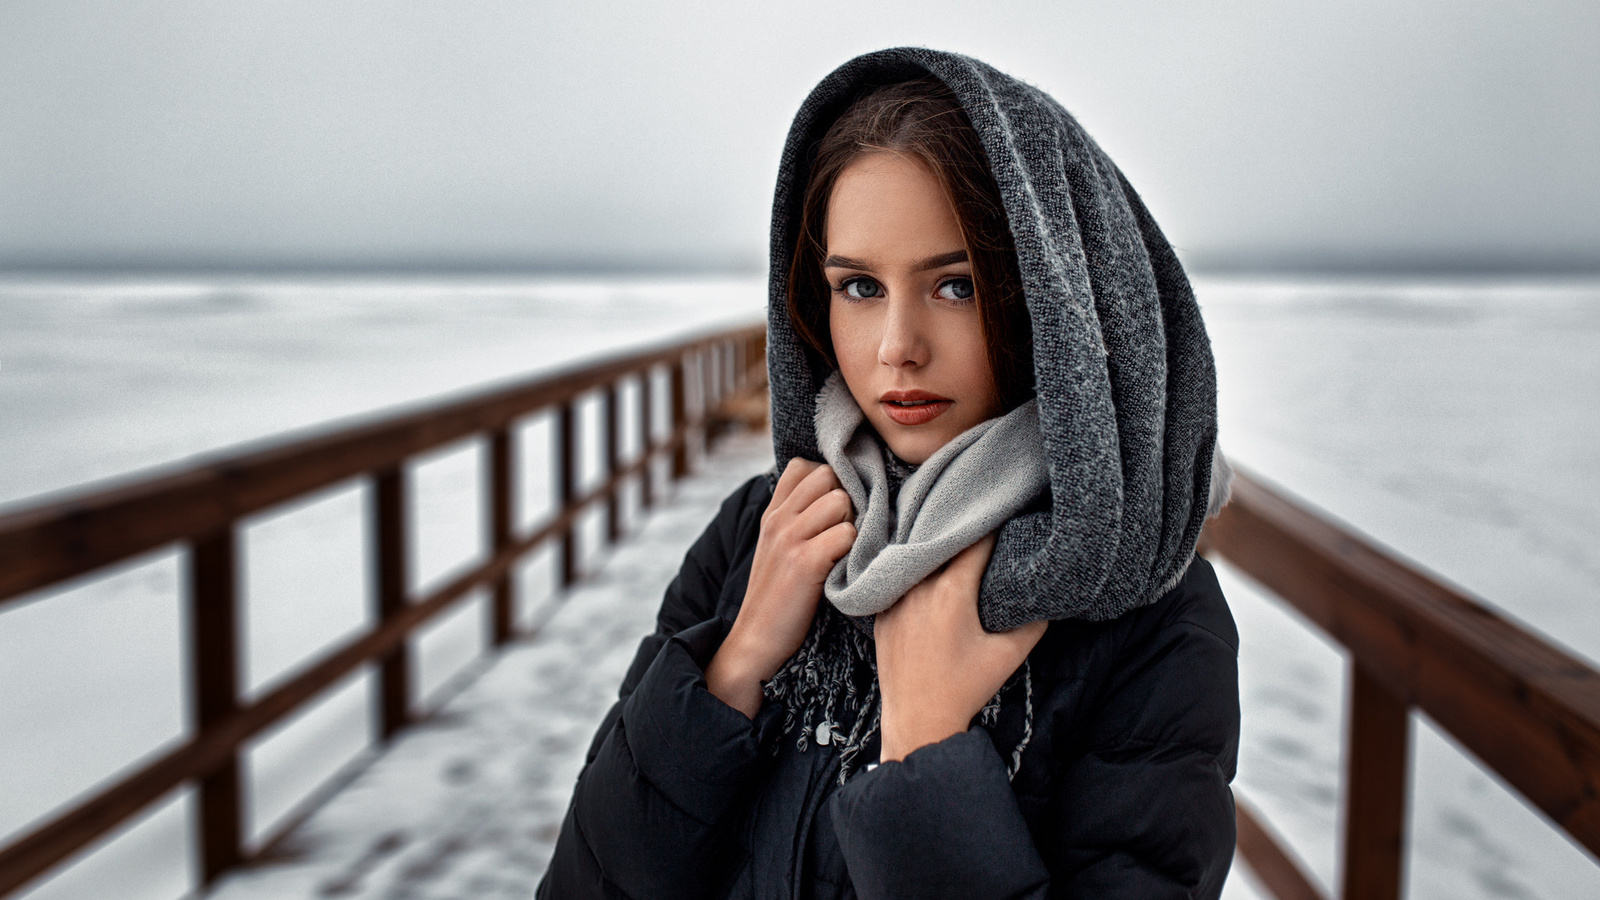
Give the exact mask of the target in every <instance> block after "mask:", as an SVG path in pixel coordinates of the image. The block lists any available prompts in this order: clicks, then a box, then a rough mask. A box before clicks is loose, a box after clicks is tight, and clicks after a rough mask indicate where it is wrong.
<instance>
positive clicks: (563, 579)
mask: <svg viewBox="0 0 1600 900" xmlns="http://www.w3.org/2000/svg"><path fill="white" fill-rule="evenodd" d="M572 405H573V401H571V400H568V401H566V402H565V403H562V404H561V405H560V406H559V407H558V408H557V412H556V444H557V447H556V479H555V481H556V514H557V515H565V514H566V512H567V508H568V507H570V506H571V505H572V501H574V500H576V499H578V425H577V416H576V415H574V414H573V408H572ZM556 541H557V543H559V544H560V545H561V550H560V554H561V556H560V559H559V560H558V561H557V573H556V578H557V581H558V583H559V584H560V586H561V587H563V588H566V587H570V586H572V585H573V584H574V583H576V582H577V580H578V536H577V529H576V528H574V527H573V526H572V525H568V526H567V527H566V528H565V529H563V530H562V532H561V536H560V537H559V538H557V539H556Z"/></svg>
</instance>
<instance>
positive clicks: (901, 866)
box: [539, 49, 1238, 900]
mask: <svg viewBox="0 0 1600 900" xmlns="http://www.w3.org/2000/svg"><path fill="white" fill-rule="evenodd" d="M772 272H773V278H772V292H771V298H770V305H769V324H768V336H769V349H768V358H769V369H770V372H771V382H772V421H773V440H774V447H775V450H776V453H777V457H778V464H779V468H780V469H781V471H782V475H781V477H776V478H774V477H772V476H763V477H758V478H756V479H753V480H752V481H751V482H749V483H748V484H746V485H745V486H744V487H742V488H741V489H740V490H739V491H737V492H735V494H734V495H733V496H731V497H729V498H728V500H727V501H726V502H725V503H724V504H723V507H722V510H721V512H720V513H719V514H718V516H717V517H716V519H715V520H714V521H713V522H712V523H711V525H710V527H708V528H707V530H706V532H705V534H704V535H702V536H701V538H700V539H699V541H698V542H697V543H696V544H695V546H694V547H693V548H692V549H691V550H690V551H689V554H688V556H687V558H686V559H685V562H684V565H683V568H682V570H681V572H680V573H679V575H678V577H677V579H676V580H674V582H673V583H672V585H671V586H670V587H669V588H668V590H667V594H666V598H665V601H664V602H663V604H662V607H661V612H660V616H659V618H658V628H657V630H656V633H655V634H653V635H651V636H650V637H648V638H646V639H645V641H644V642H643V644H642V645H641V647H640V649H639V653H638V656H637V657H636V659H635V661H634V664H633V667H632V669H631V670H630V671H629V673H628V675H627V677H626V679H625V680H624V682H623V685H622V690H621V699H620V700H619V701H618V703H617V704H616V706H614V707H613V708H612V710H611V711H610V713H609V714H608V715H607V717H606V719H605V721H604V722H603V723H602V725H601V727H600V730H599V733H598V734H597V735H596V736H595V740H594V743H593V745H592V746H591V747H590V750H589V756H588V763H587V765H586V767H585V769H584V770H583V773H582V774H581V775H580V776H579V779H578V784H577V787H576V789H575V791H574V795H573V802H572V806H571V808H570V810H569V811H568V814H567V818H566V821H565V823H564V825H563V828H562V833H561V836H560V839H559V841H558V843H557V847H556V851H555V855H554V857H553V859H552V860H551V864H550V868H549V870H548V872H547V874H546V877H545V880H544V882H543V884H542V885H541V887H540V892H539V895H540V896H541V897H548V898H569V897H570V898H580V897H633V898H641V900H642V898H650V900H655V898H668V897H695V898H700V897H737V898H746V897H763V898H764V897H807V898H810V897H819V898H820V897H826V898H845V897H857V896H859V897H863V898H880V897H882V898H887V897H1099V898H1104V897H1141V898H1149V897H1165V896H1173V897H1179V896H1181V897H1214V896H1216V895H1217V894H1218V893H1219V892H1220V890H1221V886H1222V882H1223V879H1224V877H1225V876H1226V874H1227V870H1228V864H1229V861H1230V859H1231V856H1232V849H1233V841H1234V830H1233V828H1234V813H1233V804H1232V795H1231V793H1230V791H1229V787H1228V784H1229V782H1230V781H1231V779H1232V776H1233V771H1234V760H1235V751H1236V747H1237V740H1238V684H1237V673H1236V668H1235V657H1236V650H1237V644H1238V638H1237V634H1236V632H1235V631H1234V627H1233V622H1232V619H1231V617H1230V616H1229V614H1228V610H1227V606H1226V604H1225V603H1224V601H1223V599H1222V596H1221V592H1220V590H1219V589H1218V587H1217V583H1216V579H1215V577H1214V575H1213V573H1212V571H1211V569H1210V567H1209V566H1208V565H1207V564H1206V562H1205V561H1204V560H1202V559H1199V558H1197V557H1196V556H1195V555H1194V546H1195V542H1196V540H1197V537H1198V534H1199V529H1200V526H1201V524H1202V523H1203V521H1204V518H1205V516H1206V514H1207V512H1208V508H1211V507H1214V505H1215V503H1216V502H1217V501H1219V500H1220V499H1221V497H1222V496H1223V494H1224V492H1225V484H1226V477H1225V475H1226V468H1225V467H1224V466H1222V464H1221V460H1220V456H1218V455H1217V454H1216V399H1215V374H1214V370H1213V367H1212V360H1211V352H1210V347H1209V344H1208V342H1207V339H1206V336H1205V331H1204V328H1203V326H1202V324H1201V321H1200V317H1199V312H1198V309H1197V307H1196V305H1195V302H1194V298H1193V295H1192V293H1191V292H1190V290H1189V287H1188V283H1187V280H1186V279H1185V277H1184V275H1183V271H1182V269H1181V267H1180V266H1179V264H1178V262H1177V260H1176V258H1175V256H1174V255H1173V253H1172V250H1171V248H1170V247H1169V246H1168V244H1167V242H1166V240H1165V239H1164V238H1163V237H1162V236H1161V233H1160V232H1159V231H1158V230H1157V228H1156V226H1155V224H1154V222H1153V221H1151V219H1150V217H1149V214H1148V213H1147V212H1146V211H1145V209H1144V207H1143V205H1142V204H1141V203H1140V201H1139V199H1138V197H1137V196H1136V195H1135V194H1134V192H1133V190H1132V188H1131V187H1129V186H1128V184H1127V182H1126V181H1125V180H1124V179H1123V178H1122V176H1121V174H1120V173H1119V172H1118V171H1117V169H1116V168H1115V167H1114V166H1113V165H1112V164H1111V162H1110V161H1109V160H1108V159H1107V158H1106V157H1105V156H1104V154H1103V153H1101V151H1100V150H1099V149H1098V148H1097V147H1096V146H1095V145H1094V144H1093V142H1092V141H1090V140H1089V138H1088V137H1087V136H1086V135H1085V134H1084V133H1083V132H1082V131H1081V129H1080V128H1079V127H1078V125H1077V124H1076V122H1074V121H1073V120H1072V118H1071V117H1070V116H1068V114H1067V113H1066V112H1065V111H1064V110H1062V109H1061V107H1060V106H1059V105H1057V104H1056V103H1055V102H1054V101H1053V100H1051V99H1050V98H1049V97H1048V96H1046V95H1044V94H1043V93H1041V92H1039V91H1038V90H1036V89H1034V88H1031V87H1029V86H1027V85H1025V84H1022V83H1021V82H1018V81H1015V80H1013V79H1011V78H1009V77H1007V76H1005V75H1003V74H1001V73H999V72H996V71H995V70H993V69H991V68H989V67H987V66H985V65H983V64H982V63H979V62H977V61H975V60H971V59H968V58H966V57H962V56H957V55H953V54H947V53H938V52H934V51H929V50H922V49H897V50H888V51H883V52H880V53H874V54H869V55H867V56H863V57H859V58H857V59H855V60H852V61H850V62H849V63H847V64H845V65H844V66H842V67H841V68H840V69H838V70H837V71H835V72H834V73H833V74H832V75H830V76H829V77H828V78H827V79H825V80H824V81H823V82H822V84H820V85H819V86H818V87H817V88H816V90H815V91H814V92H813V93H812V95H811V96H810V98H809V99H807V101H806V103H805V105H804V106H803V107H802V108H801V110H800V113H799V115H798V116H797V118H796V120H795V123H794V126H793V128H792V129H791V131H790V135H789V140H788V144H787V147H786V149H785V152H784V156H783V160H782V163H781V167H780V173H779V180H778V190H777V199H776V203H775V206H774V215H773V235H772ZM824 601H825V602H824Z"/></svg>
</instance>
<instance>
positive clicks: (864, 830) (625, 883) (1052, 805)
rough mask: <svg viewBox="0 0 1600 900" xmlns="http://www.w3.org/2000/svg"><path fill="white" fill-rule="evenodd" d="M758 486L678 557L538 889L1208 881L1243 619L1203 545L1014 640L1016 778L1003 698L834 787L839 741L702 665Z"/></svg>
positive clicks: (647, 892) (838, 890)
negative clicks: (728, 692) (1085, 610)
mask: <svg viewBox="0 0 1600 900" xmlns="http://www.w3.org/2000/svg"><path fill="white" fill-rule="evenodd" d="M770 496H771V481H770V480H769V479H768V478H767V477H766V476H761V477H758V478H755V479H752V480H751V481H750V482H749V483H747V484H746V485H745V486H744V487H742V488H741V489H740V490H738V491H736V492H735V493H734V494H733V495H732V496H730V497H729V498H728V500H727V501H726V502H725V503H724V504H723V506H722V509H721V511H720V512H719V514H718V515H717V517H716V519H715V520H714V521H712V523H711V524H710V526H709V527H708V528H707V529H706V531H705V533H704V534H702V535H701V536H700V538H699V539H698V541H697V542H696V543H695V544H694V546H693V547H692V548H691V549H690V551H689V553H688V554H687V556H686V557H685V559H684V562H683V566H682V569H681V571H680V572H679V574H678V577H677V578H676V579H675V580H674V581H673V582H672V584H671V586H670V587H669V588H668V589H667V593H666V597H665V599H664V601H663V603H662V605H661V611H660V615H659V617H658V624H657V629H656V632H655V633H654V634H652V635H650V636H649V637H647V638H645V639H644V641H643V642H642V643H641V645H640V647H639V652H638V656H637V658H636V659H635V661H634V664H633V666H632V668H631V669H630V671H629V673H628V675H627V677H626V679H624V681H623V685H622V689H621V692H620V699H619V700H618V702H617V704H616V705H615V706H614V707H613V708H612V709H611V711H610V712H609V713H608V714H607V716H606V717H605V720H604V721H603V723H602V724H601V726H600V729H599V732H598V733H597V734H596V735H595V739H594V742H593V744H592V745H591V746H590V749H589V754H588V760H587V763H586V765H585V767H584V769H583V771H582V773H581V774H580V775H579V777H578V783H577V787H576V789H575V790H574V792H573V799H572V804H571V807H570V808H569V809H568V812H567V816H566V820H565V822H564V823H563V825H562V830H561V835H560V838H559V839H558V841H557V844H556V849H555V854H554V856H553V858H552V859H551V861H550V866H549V869H548V871H547V872H546V875H545V878H544V881H543V882H542V883H541V884H540V886H539V891H538V896H539V897H540V898H545V900H553V898H571V900H583V898H601V897H605V898H619V897H626V898H634V900H658V898H678V897H682V898H740V900H745V898H762V900H769V898H770V900H778V898H829V900H842V898H852V897H861V898H867V900H875V898H898V897H961V898H973V897H982V898H991V897H992V898H1001V897H1005V898H1024V897H1026V898H1045V897H1052V898H1067V897H1084V898H1089V897H1093V898H1100V900H1114V898H1122V897H1126V898H1134V897H1138V898H1161V897H1185V898H1197V897H1198V898H1203V897H1216V896H1217V895H1218V894H1219V893H1220V891H1221V888H1222V882H1223V879H1224V878H1225V877H1226V874H1227V871H1228V866H1229V863H1230V860H1231V858H1232V854H1233V844H1234V811H1233V798H1232V794H1231V793H1230V791H1229V788H1228V784H1229V782H1230V781H1231V780H1232V778H1233V774H1234V765H1235V759H1236V753H1237V748H1238V734H1239V708H1238V675H1237V668H1236V656H1237V648H1238V635H1237V632H1236V631H1235V630H1234V625H1233V620H1232V617H1231V616H1230V615H1229V613H1228V608H1227V604H1226V603H1225V602H1224V601H1223V598H1222V593H1221V590H1220V589H1219V588H1218V586H1217V582H1216V577H1215V575H1214V573H1213V572H1212V570H1211V567H1210V565H1209V564H1207V563H1206V562H1205V561H1204V560H1203V559H1197V560H1196V561H1195V563H1194V564H1193V565H1192V566H1190V567H1189V570H1188V572H1187V573H1186V575H1185V576H1184V578H1183V579H1182V581H1180V582H1179V584H1178V585H1177V586H1176V587H1175V588H1173V589H1172V590H1171V591H1169V592H1168V593H1167V594H1165V595H1164V596H1162V597H1161V598H1160V599H1158V600H1157V601H1156V602H1155V603H1153V604H1150V605H1148V606H1144V607H1141V608H1139V609H1137V610H1134V611H1132V612H1130V613H1128V614H1126V615H1124V616H1122V617H1120V618H1117V619H1114V620H1110V621H1099V622H1090V621H1082V620H1064V621H1056V622H1052V623H1051V625H1050V628H1049V630H1048V631H1047V632H1046V633H1045V636H1044V638H1043V639H1042V640H1041V641H1040V642H1039V644H1038V646H1037V647H1036V648H1035V649H1034V650H1033V652H1032V654H1030V656H1029V661H1030V664H1031V666H1032V671H1033V678H1034V706H1035V724H1034V735H1033V738H1032V740H1031V742H1030V743H1029V745H1028V748H1027V750H1026V752H1025V753H1024V754H1023V758H1022V766H1021V769H1020V770H1019V771H1018V772H1017V775H1016V777H1015V779H1014V780H1012V781H1011V782H1009V783H1008V782H1007V781H1006V777H1005V762H1004V760H1003V759H1002V756H1001V753H1002V748H1003V750H1004V752H1009V748H1011V747H1013V746H1015V745H1016V743H1017V739H1018V737H1019V735H1020V734H1021V729H1022V711H1021V709H1020V707H1019V705H1018V704H1007V705H1005V706H1004V707H1003V708H1002V711H1001V715H1000V717H999V720H998V721H997V723H996V724H995V725H994V726H993V727H992V728H985V727H983V726H977V725H975V726H973V727H972V728H971V730H969V731H967V732H965V733H963V734H958V735H955V736H953V737H950V738H948V739H946V740H944V741H940V742H939V743H936V744H931V745H929V746H927V747H923V748H921V749H918V750H917V751H915V752H913V753H911V754H910V755H908V756H907V757H906V758H905V760H903V761H901V762H892V763H886V764H884V765H881V766H878V767H877V768H875V769H873V770H871V771H861V772H858V773H857V774H855V775H853V776H852V777H851V778H850V780H849V781H848V782H846V784H845V785H844V786H843V787H839V786H837V785H836V784H835V782H834V777H833V776H834V775H835V773H836V772H837V769H838V761H839V758H838V753H837V751H836V750H834V749H832V748H828V747H816V746H814V747H812V748H810V752H807V753H800V752H798V751H797V750H796V749H795V747H794V742H793V741H792V740H789V739H780V734H779V732H780V726H781V722H782V715H783V710H782V709H781V707H779V706H778V704H775V703H770V702H769V703H767V704H766V705H764V706H763V708H762V710H761V712H760V713H759V714H758V715H757V716H756V718H755V720H754V721H752V720H750V719H747V718H745V716H744V715H743V714H741V713H739V712H738V711H736V710H734V709H732V708H731V707H728V706H727V705H725V704H723V703H722V701H720V700H718V699H717V698H716V697H715V696H713V695H712V694H711V693H710V692H709V691H708V690H707V689H706V685H705V676H704V669H705V666H706V665H707V664H708V663H709V662H710V660H711V657H712V656H713V655H714V654H715V653H716V649H717V647H718V646H719V645H720V642H721V641H722V639H723V638H724V637H725V636H726V634H727V630H728V628H729V626H730V625H731V623H732V622H733V620H734V619H735V617H736V616H737V615H738V610H739V606H740V604H741V603H742V601H743V597H744V590H745V585H746V582H747V580H748V578H749V573H750V564H751V560H752V557H753V555H754V552H755V544H756V538H757V536H758V533H759V527H760V515H761V512H762V511H763V510H764V509H765V508H766V504H767V501H768V500H769V499H770ZM868 753H869V756H868V758H875V757H876V754H877V748H876V747H870V748H868Z"/></svg>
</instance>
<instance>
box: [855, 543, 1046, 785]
mask: <svg viewBox="0 0 1600 900" xmlns="http://www.w3.org/2000/svg"><path fill="white" fill-rule="evenodd" d="M993 550H994V536H993V535H989V536H986V537H984V538H983V539H982V540H980V541H978V542H977V543H976V544H973V545H972V546H971V547H968V548H967V549H965V550H963V551H961V552H960V553H958V554H957V555H956V557H955V559H952V560H950V562H949V563H948V564H946V565H945V567H944V568H943V569H940V570H939V571H937V572H934V573H933V574H932V575H929V576H928V577H927V578H926V579H924V580H923V581H922V583H921V584H918V585H917V586H916V587H914V588H912V589H911V590H910V591H909V592H907V593H906V595H905V596H904V597H902V598H901V599H900V601H899V602H898V603H896V604H895V605H893V606H891V607H889V608H888V609H887V610H885V611H884V612H881V613H878V617H877V620H876V621H875V622H874V623H873V639H874V641H875V643H876V644H877V656H878V683H879V686H880V688H881V690H882V691H883V726H882V727H883V753H882V761H883V762H889V761H891V760H899V759H903V758H904V757H905V756H906V754H908V753H910V752H911V751H913V750H915V749H917V748H918V747H922V746H925V745H927V744H932V743H935V742H937V741H942V740H944V739H945V738H947V737H950V736H951V735H953V734H958V733H960V732H963V731H966V730H967V726H968V725H969V724H971V722H972V717H973V716H976V715H977V714H978V711H979V710H981V709H983V707H984V704H986V703H988V702H989V699H990V698H991V697H993V696H994V695H995V692H996V691H998V690H1000V687H1001V685H1003V684H1005V682H1006V679H1007V678H1010V677H1011V673H1013V672H1015V671H1016V670H1017V667H1018V666H1020V665H1022V661H1023V660H1024V659H1026V658H1027V656H1028V653H1029V651H1031V650H1032V649H1033V647H1034V645H1035V644H1037V643H1039V638H1040V637H1042V636H1043V635H1044V631H1045V627H1046V625H1047V624H1048V623H1045V622H1031V623H1029V624H1027V625H1023V626H1022V627H1020V628H1016V629H1014V630H1012V631H1006V632H1001V633H999V634H990V633H989V632H987V631H984V630H983V625H982V624H980V623H979V621H978V585H979V584H980V583H981V582H982V581H983V571H984V569H985V567H987V566H988V564H989V554H990V553H992V552H993Z"/></svg>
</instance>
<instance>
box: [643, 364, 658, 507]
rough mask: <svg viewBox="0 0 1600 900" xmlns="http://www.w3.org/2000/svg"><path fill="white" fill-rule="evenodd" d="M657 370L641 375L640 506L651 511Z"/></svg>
mask: <svg viewBox="0 0 1600 900" xmlns="http://www.w3.org/2000/svg"><path fill="white" fill-rule="evenodd" d="M654 382H655V370H654V369H651V368H646V369H645V370H644V371H643V372H640V373H639V458H640V459H642V460H644V465H642V466H640V467H639V506H640V507H641V508H643V509H649V508H650V505H651V504H652V503H654V502H655V497H654V496H653V494H654V493H655V489H654V484H655V460H654V459H653V455H654V453H655V429H656V417H655V409H654V401H653V400H651V396H652V395H653V393H654Z"/></svg>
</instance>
